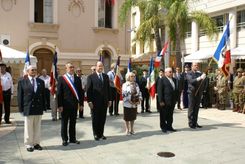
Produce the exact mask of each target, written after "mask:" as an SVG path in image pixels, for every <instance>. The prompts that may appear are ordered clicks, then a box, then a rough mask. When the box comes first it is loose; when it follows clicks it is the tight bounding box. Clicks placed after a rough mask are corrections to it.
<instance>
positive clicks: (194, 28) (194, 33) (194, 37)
mask: <svg viewBox="0 0 245 164" xmlns="http://www.w3.org/2000/svg"><path fill="white" fill-rule="evenodd" d="M197 50H198V25H197V23H196V22H195V21H192V23H191V52H192V53H193V52H196V51H197Z"/></svg>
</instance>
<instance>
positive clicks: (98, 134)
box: [17, 62, 111, 152]
mask: <svg viewBox="0 0 245 164" xmlns="http://www.w3.org/2000/svg"><path fill="white" fill-rule="evenodd" d="M103 70H104V67H103V63H102V62H97V64H96V68H95V71H94V72H93V73H92V74H91V75H89V76H88V78H87V101H88V104H89V107H90V108H91V112H92V113H91V114H92V129H93V134H94V139H95V140H96V141H98V140H99V139H103V140H105V139H106V137H105V136H104V125H105V121H106V111H107V108H108V107H110V106H111V90H110V85H109V78H108V76H107V75H106V74H105V73H103ZM81 84H82V83H81V78H79V77H78V76H77V75H76V74H75V70H74V66H73V64H72V63H70V62H69V63H67V64H66V73H65V74H64V75H63V76H60V77H59V79H58V85H57V102H58V109H59V112H61V116H62V117H61V138H62V145H63V146H67V145H68V144H69V143H74V144H80V142H79V141H78V140H77V139H76V118H77V110H78V108H79V109H80V110H81V111H82V110H83V108H84V90H83V88H82V85H81ZM17 99H18V106H19V111H20V112H21V113H22V114H23V116H24V118H25V125H24V126H25V127H24V144H25V146H26V149H27V151H28V152H33V151H34V150H35V149H36V150H42V149H43V148H42V146H41V145H40V136H41V118H42V114H43V111H46V108H47V106H46V99H45V84H44V81H43V80H41V79H40V78H38V77H37V69H36V67H35V66H32V65H30V66H28V68H27V75H25V76H24V77H22V78H21V79H20V80H19V82H18V94H17ZM68 124H69V129H68Z"/></svg>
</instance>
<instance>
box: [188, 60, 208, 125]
mask: <svg viewBox="0 0 245 164" xmlns="http://www.w3.org/2000/svg"><path fill="white" fill-rule="evenodd" d="M186 78H187V81H188V91H187V92H188V100H189V109H188V120H189V121H188V122H189V127H190V128H192V129H195V128H202V126H200V125H198V123H197V120H198V112H199V107H200V101H201V97H202V94H203V84H204V83H203V82H202V80H204V79H205V78H206V74H205V73H203V74H202V73H201V72H199V71H198V63H192V66H191V71H189V72H188V73H187V75H186Z"/></svg>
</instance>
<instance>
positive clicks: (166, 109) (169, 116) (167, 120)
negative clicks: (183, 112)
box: [159, 105, 174, 130]
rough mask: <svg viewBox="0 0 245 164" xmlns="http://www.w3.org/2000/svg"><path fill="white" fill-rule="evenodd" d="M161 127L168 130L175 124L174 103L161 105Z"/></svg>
mask: <svg viewBox="0 0 245 164" xmlns="http://www.w3.org/2000/svg"><path fill="white" fill-rule="evenodd" d="M159 112H160V128H161V129H162V130H167V129H168V128H172V124H173V113H174V105H172V106H171V105H165V106H163V107H160V111H159Z"/></svg>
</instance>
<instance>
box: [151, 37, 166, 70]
mask: <svg viewBox="0 0 245 164" xmlns="http://www.w3.org/2000/svg"><path fill="white" fill-rule="evenodd" d="M167 48H168V41H167V42H166V43H165V44H164V46H163V48H162V50H161V51H160V53H158V54H157V56H156V58H155V63H154V66H155V67H156V68H157V67H159V66H160V63H161V60H162V57H164V55H165V53H166V50H167Z"/></svg>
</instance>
